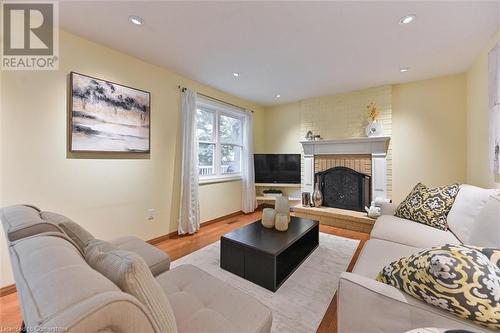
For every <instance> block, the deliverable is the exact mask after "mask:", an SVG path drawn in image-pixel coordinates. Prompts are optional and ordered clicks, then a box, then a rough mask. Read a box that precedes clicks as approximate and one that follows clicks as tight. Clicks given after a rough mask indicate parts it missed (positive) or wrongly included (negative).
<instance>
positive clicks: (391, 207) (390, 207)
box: [380, 202, 398, 215]
mask: <svg viewBox="0 0 500 333" xmlns="http://www.w3.org/2000/svg"><path fill="white" fill-rule="evenodd" d="M397 207H398V205H396V204H395V203H393V202H383V203H382V204H380V215H394V213H395V212H396V208H397Z"/></svg>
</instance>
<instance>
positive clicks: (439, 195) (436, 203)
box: [394, 183, 460, 230]
mask: <svg viewBox="0 0 500 333" xmlns="http://www.w3.org/2000/svg"><path fill="white" fill-rule="evenodd" d="M459 189H460V186H459V185H458V184H453V185H447V186H439V187H432V188H431V187H427V186H425V185H424V184H422V183H418V184H417V185H415V187H414V188H413V190H412V191H411V192H410V194H408V196H407V197H406V199H404V200H403V202H401V204H400V205H399V206H398V208H397V209H396V212H395V214H394V215H395V216H397V217H401V218H404V219H408V220H412V221H415V222H419V223H423V224H426V225H428V226H431V227H434V228H438V229H441V230H447V229H448V224H447V222H446V216H447V215H448V213H449V212H450V209H451V207H452V205H453V202H454V201H455V197H456V196H457V194H458V191H459Z"/></svg>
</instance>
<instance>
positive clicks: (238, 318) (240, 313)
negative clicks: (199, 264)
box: [156, 265, 272, 333]
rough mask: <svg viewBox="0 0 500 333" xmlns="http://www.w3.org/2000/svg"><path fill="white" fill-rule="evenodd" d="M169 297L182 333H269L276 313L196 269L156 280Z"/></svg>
mask: <svg viewBox="0 0 500 333" xmlns="http://www.w3.org/2000/svg"><path fill="white" fill-rule="evenodd" d="M156 279H157V280H158V282H159V283H160V285H161V287H162V289H163V290H164V291H165V293H166V294H167V297H168V299H169V300H170V303H171V304H172V308H173V309H174V313H175V318H176V319H177V327H178V330H179V332H190V333H196V332H207V333H210V332H213V333H219V332H238V333H250V332H255V333H268V332H270V331H271V323H272V313H271V311H270V310H269V309H268V308H267V307H266V306H265V305H263V304H262V303H260V302H259V301H257V300H256V299H254V298H253V297H251V296H249V295H247V294H245V293H243V292H242V291H240V290H237V289H235V288H233V287H231V286H229V285H227V284H225V283H224V282H222V281H220V280H219V279H216V278H215V277H213V276H211V275H210V274H208V273H206V272H204V271H202V270H200V269H199V268H196V267H194V266H192V265H181V266H178V267H176V268H174V269H171V270H169V271H168V272H165V273H162V274H160V275H159V276H157V277H156Z"/></svg>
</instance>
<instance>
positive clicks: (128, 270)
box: [85, 241, 177, 333]
mask: <svg viewBox="0 0 500 333" xmlns="http://www.w3.org/2000/svg"><path fill="white" fill-rule="evenodd" d="M108 244H109V243H108ZM108 244H107V242H103V244H100V242H98V241H94V242H92V243H91V244H89V246H88V247H87V249H86V251H85V259H86V260H87V262H88V263H89V265H90V266H92V267H93V268H94V269H95V270H97V271H98V272H100V273H101V274H103V275H104V276H105V277H107V278H108V279H110V280H111V281H112V282H113V283H115V284H116V285H117V286H118V287H119V288H120V289H121V290H123V291H124V292H126V293H128V294H130V295H132V296H134V297H136V298H137V299H138V300H139V301H140V302H141V303H142V304H143V305H144V306H145V308H146V309H147V310H148V312H149V314H150V315H151V317H152V319H153V321H154V322H155V324H156V326H157V328H158V329H159V331H160V332H167V333H171V332H177V326H176V322H175V317H174V313H173V311H172V307H171V306H170V303H169V301H168V299H167V297H166V296H165V293H164V292H163V290H162V289H161V287H160V285H159V284H158V282H157V281H156V280H155V278H154V277H153V275H152V274H151V271H150V270H149V267H148V266H147V265H146V262H145V261H144V260H143V259H142V258H141V257H140V256H139V255H138V254H135V253H133V252H130V251H125V250H113V249H112V247H110V246H109V245H108Z"/></svg>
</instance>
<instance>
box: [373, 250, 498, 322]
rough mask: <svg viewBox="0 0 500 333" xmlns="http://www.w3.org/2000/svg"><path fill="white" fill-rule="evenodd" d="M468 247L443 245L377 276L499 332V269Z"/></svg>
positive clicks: (492, 253)
mask: <svg viewBox="0 0 500 333" xmlns="http://www.w3.org/2000/svg"><path fill="white" fill-rule="evenodd" d="M493 256H500V250H493V249H485V251H484V252H481V251H479V250H477V249H475V248H473V247H468V246H465V245H444V246H441V247H437V248H432V249H428V250H424V251H421V252H418V253H415V254H413V255H411V256H409V257H405V258H401V259H399V260H396V261H394V262H392V263H390V264H389V265H387V266H385V267H384V269H383V270H382V271H381V272H380V274H379V275H378V276H377V281H379V282H383V283H386V284H389V285H391V286H393V287H395V288H398V289H400V290H402V291H404V292H405V293H407V294H409V295H411V296H413V297H415V298H417V299H420V300H422V301H424V302H426V303H428V304H430V305H433V306H436V307H439V308H441V309H443V310H445V311H448V312H450V313H453V314H455V315H456V316H458V317H460V318H463V319H467V320H471V321H474V322H475V323H477V324H479V325H482V326H485V327H488V328H491V329H500V293H499V291H500V267H497V266H496V264H494V263H493V262H492V261H490V257H493Z"/></svg>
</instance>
